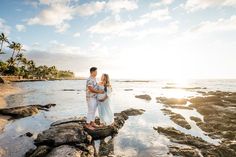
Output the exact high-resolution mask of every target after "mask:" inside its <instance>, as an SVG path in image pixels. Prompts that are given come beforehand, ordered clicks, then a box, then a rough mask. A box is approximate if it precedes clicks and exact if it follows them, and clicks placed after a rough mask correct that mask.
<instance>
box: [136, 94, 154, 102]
mask: <svg viewBox="0 0 236 157" xmlns="http://www.w3.org/2000/svg"><path fill="white" fill-rule="evenodd" d="M135 98H139V99H144V100H147V101H149V100H152V98H151V96H150V95H147V94H144V95H136V96H135Z"/></svg>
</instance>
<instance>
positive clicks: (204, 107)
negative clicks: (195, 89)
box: [189, 91, 236, 140]
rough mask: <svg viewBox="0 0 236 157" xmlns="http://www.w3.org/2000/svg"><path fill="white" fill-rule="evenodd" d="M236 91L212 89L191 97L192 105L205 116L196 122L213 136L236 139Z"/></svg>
mask: <svg viewBox="0 0 236 157" xmlns="http://www.w3.org/2000/svg"><path fill="white" fill-rule="evenodd" d="M234 99H236V92H235V93H233V92H222V91H215V92H213V91H210V92H207V93H203V96H198V97H195V98H191V99H190V100H189V101H190V102H191V103H192V104H191V105H190V106H191V107H194V108H195V109H196V110H197V111H198V112H199V113H200V114H202V115H203V116H204V118H203V119H204V122H202V121H200V120H197V121H196V124H197V125H198V126H199V127H200V128H201V129H202V130H203V131H205V132H207V133H208V134H209V136H211V137H212V138H223V139H226V140H236V103H235V102H234Z"/></svg>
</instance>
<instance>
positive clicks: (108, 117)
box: [97, 85, 114, 125]
mask: <svg viewBox="0 0 236 157" xmlns="http://www.w3.org/2000/svg"><path fill="white" fill-rule="evenodd" d="M98 88H99V90H104V86H102V85H98ZM111 90H112V89H111V88H110V87H107V92H105V93H104V94H98V95H97V99H98V113H99V117H100V120H101V122H102V123H104V124H106V125H110V124H112V123H113V121H114V114H113V112H112V109H111V107H110V97H111ZM106 95H107V96H108V98H107V99H106V100H105V101H103V102H100V101H99V100H100V99H103V98H104V97H105V96H106Z"/></svg>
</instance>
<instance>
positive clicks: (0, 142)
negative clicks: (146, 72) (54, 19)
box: [0, 80, 236, 157]
mask: <svg viewBox="0 0 236 157" xmlns="http://www.w3.org/2000/svg"><path fill="white" fill-rule="evenodd" d="M85 83H86V81H85V80H62V81H39V82H20V83H14V84H13V85H14V86H17V87H20V88H21V89H23V92H21V93H19V94H14V95H10V96H8V97H7V104H8V107H15V106H23V105H31V104H42V105H44V104H48V103H55V104H57V105H56V107H52V108H51V109H50V111H48V112H46V111H42V112H40V113H39V114H37V115H34V116H31V117H26V118H21V119H16V120H12V121H10V122H9V123H8V124H7V126H6V127H5V130H4V132H3V133H2V134H1V135H0V147H2V148H4V149H5V150H6V151H7V156H11V157H22V156H24V154H25V152H27V151H28V150H29V149H30V148H35V146H34V145H33V140H32V138H28V137H25V136H21V135H23V134H25V133H26V132H31V133H33V134H34V137H36V136H37V134H38V133H40V132H42V131H43V130H45V129H47V128H49V126H50V124H51V123H52V122H54V121H57V120H60V119H65V118H71V117H79V116H86V112H87V104H86V99H85ZM112 88H113V92H112V97H111V104H110V105H111V107H112V109H113V111H114V112H120V111H122V110H125V109H128V108H137V109H144V110H145V113H144V114H143V115H140V116H134V117H130V118H129V119H128V120H127V121H126V123H125V125H124V126H123V128H122V129H121V130H119V133H118V135H117V136H115V138H114V141H113V143H112V144H113V147H114V154H115V155H120V156H160V157H161V156H163V157H164V156H172V155H170V154H168V147H167V145H169V144H171V142H170V141H169V139H168V138H167V137H165V136H164V135H161V134H159V133H158V132H157V131H155V130H154V129H153V127H157V126H162V127H168V126H171V127H174V128H176V129H177V130H180V131H182V132H184V133H186V134H191V135H193V136H197V137H201V138H202V139H204V140H205V141H207V142H210V143H213V144H215V145H217V144H218V142H220V139H212V138H210V137H209V136H207V135H206V133H205V132H203V131H202V130H201V129H200V128H199V127H198V126H197V125H196V124H195V122H194V121H192V120H190V118H189V117H190V116H196V117H199V118H201V119H202V118H203V117H202V115H201V114H199V113H198V112H197V111H196V110H195V109H194V110H185V109H171V110H172V111H173V112H176V113H180V114H181V115H182V116H184V118H185V119H186V120H187V122H188V123H189V124H190V125H191V127H192V128H191V129H190V130H187V129H185V128H182V127H181V126H179V125H177V124H175V123H174V122H173V121H172V120H171V119H170V118H169V116H168V115H164V113H163V112H162V111H161V109H163V108H164V104H162V103H158V102H157V100H156V97H160V96H163V97H173V98H186V97H192V96H196V95H198V94H199V93H198V92H197V91H216V90H221V91H233V92H236V80H185V81H171V80H154V81H153V80H152V81H144V82H133V81H118V80H113V81H112ZM143 94H148V95H150V96H151V98H152V99H151V100H150V101H147V100H143V99H139V98H135V96H136V95H143ZM96 147H99V141H96Z"/></svg>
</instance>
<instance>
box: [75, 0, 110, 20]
mask: <svg viewBox="0 0 236 157" xmlns="http://www.w3.org/2000/svg"><path fill="white" fill-rule="evenodd" d="M105 5H106V2H104V1H101V2H99V1H97V2H90V3H85V4H82V5H79V6H78V7H76V8H75V12H76V13H78V14H79V15H80V16H91V15H94V14H96V13H98V12H101V11H102V10H103V9H104V8H105Z"/></svg>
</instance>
